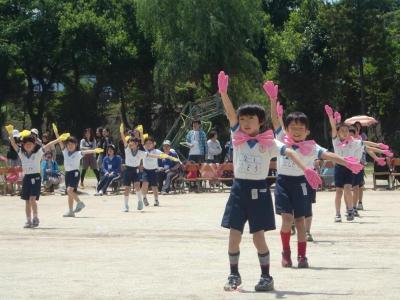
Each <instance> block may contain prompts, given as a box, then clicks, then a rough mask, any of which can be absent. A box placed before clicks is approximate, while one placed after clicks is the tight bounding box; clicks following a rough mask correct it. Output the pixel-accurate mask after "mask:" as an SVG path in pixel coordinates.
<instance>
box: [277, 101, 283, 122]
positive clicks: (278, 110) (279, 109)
mask: <svg viewBox="0 0 400 300" xmlns="http://www.w3.org/2000/svg"><path fill="white" fill-rule="evenodd" d="M276 113H277V114H278V117H279V118H282V116H283V106H282V105H281V103H280V102H279V101H278V103H277V104H276Z"/></svg>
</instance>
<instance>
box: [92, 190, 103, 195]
mask: <svg viewBox="0 0 400 300" xmlns="http://www.w3.org/2000/svg"><path fill="white" fill-rule="evenodd" d="M94 195H95V196H103V191H102V190H100V191H98V192H97V193H96V194H94Z"/></svg>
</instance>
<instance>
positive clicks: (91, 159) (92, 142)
mask: <svg viewBox="0 0 400 300" xmlns="http://www.w3.org/2000/svg"><path fill="white" fill-rule="evenodd" d="M79 146H80V149H81V151H84V150H94V149H96V147H97V144H96V139H95V138H94V136H93V131H92V128H86V129H85V130H84V131H83V139H81V142H80V145H79ZM89 167H91V168H92V170H93V172H94V174H95V175H96V179H97V183H98V182H99V181H100V173H99V170H98V168H97V162H96V154H94V153H93V154H88V155H85V156H84V157H83V158H82V174H81V188H84V184H83V182H84V180H85V175H86V171H87V169H88V168H89Z"/></svg>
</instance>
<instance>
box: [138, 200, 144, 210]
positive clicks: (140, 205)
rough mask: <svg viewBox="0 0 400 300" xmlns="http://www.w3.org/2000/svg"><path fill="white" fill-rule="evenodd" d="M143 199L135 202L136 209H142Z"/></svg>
mask: <svg viewBox="0 0 400 300" xmlns="http://www.w3.org/2000/svg"><path fill="white" fill-rule="evenodd" d="M143 204H144V203H143V200H138V202H137V210H142V209H143Z"/></svg>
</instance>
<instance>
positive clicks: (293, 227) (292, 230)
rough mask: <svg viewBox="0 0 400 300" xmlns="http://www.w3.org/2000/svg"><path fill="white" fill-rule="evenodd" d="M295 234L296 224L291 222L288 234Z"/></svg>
mask: <svg viewBox="0 0 400 300" xmlns="http://www.w3.org/2000/svg"><path fill="white" fill-rule="evenodd" d="M295 234H296V225H294V224H292V228H291V232H290V235H295Z"/></svg>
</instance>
